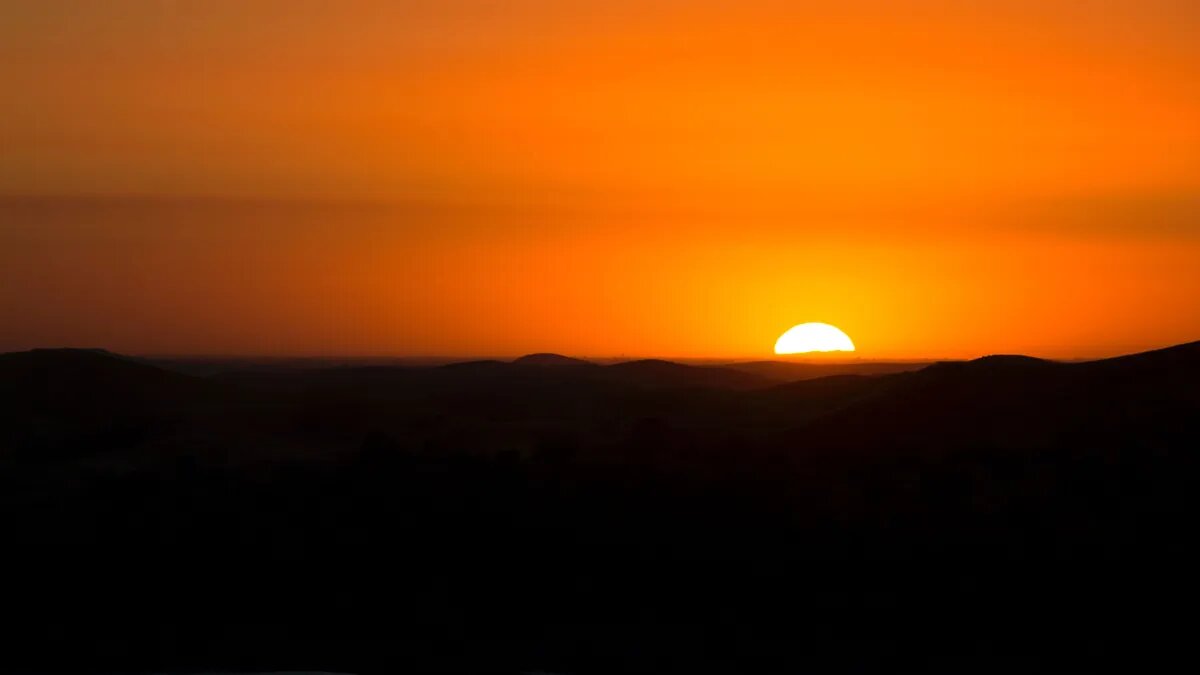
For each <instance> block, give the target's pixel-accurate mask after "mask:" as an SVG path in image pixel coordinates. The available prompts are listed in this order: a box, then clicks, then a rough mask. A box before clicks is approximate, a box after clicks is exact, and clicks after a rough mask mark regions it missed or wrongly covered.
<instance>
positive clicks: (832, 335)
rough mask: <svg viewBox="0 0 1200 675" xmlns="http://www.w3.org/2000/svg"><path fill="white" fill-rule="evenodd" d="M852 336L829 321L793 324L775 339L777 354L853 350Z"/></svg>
mask: <svg viewBox="0 0 1200 675" xmlns="http://www.w3.org/2000/svg"><path fill="white" fill-rule="evenodd" d="M852 351H854V343H853V342H851V341H850V336H848V335H846V334H845V333H843V332H842V331H841V330H840V329H838V328H837V327H835V326H830V325H829V324H827V323H815V322H814V323H802V324H800V325H799V326H793V327H792V328H790V329H788V331H787V332H786V333H784V334H783V335H780V336H779V339H778V340H776V341H775V353H776V354H805V353H808V352H852Z"/></svg>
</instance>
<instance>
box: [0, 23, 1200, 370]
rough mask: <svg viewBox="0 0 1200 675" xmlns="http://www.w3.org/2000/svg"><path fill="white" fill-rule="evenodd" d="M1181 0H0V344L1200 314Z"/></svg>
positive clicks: (565, 343)
mask: <svg viewBox="0 0 1200 675" xmlns="http://www.w3.org/2000/svg"><path fill="white" fill-rule="evenodd" d="M1197 35H1200V3H1196V2H1194V0H1174V1H1168V0H1136V1H1135V0H1109V1H1107V2H1102V1H1100V0H1094V1H1089V0H1078V1H1074V2H1066V1H1063V2H1055V1H1053V0H1042V1H1040V2H1032V1H1029V2H1026V1H1024V0H973V1H969V2H968V1H965V0H964V1H962V2H948V1H933V0H928V1H923V0H916V1H910V2H904V3H898V2H884V1H882V0H876V1H869V0H841V1H839V2H798V1H795V0H793V1H790V2H756V1H753V0H742V1H740V2H704V1H703V0H692V1H690V2H656V1H654V0H641V1H639V2H627V1H625V0H604V1H601V0H577V1H574V2H572V1H570V0H556V1H550V0H544V1H543V0H506V1H504V2H483V1H482V0H428V1H425V2H405V1H395V0H391V1H384V0H376V1H366V0H364V1H353V0H352V1H344V2H337V3H333V2H316V1H312V0H286V1H284V0H258V1H252V2H242V1H238V2H235V1H228V2H227V1H223V0H177V1H174V2H172V1H168V0H156V1H150V0H108V1H106V2H92V1H87V0H78V1H68V0H27V1H15V0H0V91H3V92H4V93H5V95H4V96H3V97H0V350H4V351H6V350H14V349H25V348H30V347H35V346H98V347H106V348H109V349H112V350H116V351H123V352H133V353H157V354H164V353H173V354H184V353H188V354H280V355H282V354H297V355H300V354H339V355H464V356H465V355H513V354H519V353H524V352H530V351H543V350H549V351H559V352H564V353H569V354H576V355H591V356H615V355H621V354H625V355H655V356H679V357H685V356H687V357H702V356H711V357H754V356H766V355H769V354H770V351H771V347H772V346H773V344H774V341H775V339H776V337H778V335H779V334H780V333H782V332H783V331H784V330H786V329H787V328H788V327H790V326H791V325H793V324H796V323H801V322H804V321H825V322H829V323H832V324H835V325H837V326H839V327H841V328H842V329H844V330H845V331H846V332H847V333H848V334H849V335H850V336H851V337H852V338H853V339H854V340H855V342H856V344H857V345H858V347H859V350H860V356H862V357H863V358H922V357H966V356H976V355H980V354H987V353H996V352H1024V353H1032V354H1037V355H1043V356H1052V357H1074V356H1097V355H1104V354H1113V353H1119V352H1124V351H1131V350H1137V349H1142V348H1149V347H1156V346H1165V345H1168V344H1172V343H1178V342H1185V341H1190V340H1195V339H1200V40H1198V39H1197V38H1196V36H1197Z"/></svg>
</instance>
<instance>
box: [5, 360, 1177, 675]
mask: <svg viewBox="0 0 1200 675" xmlns="http://www.w3.org/2000/svg"><path fill="white" fill-rule="evenodd" d="M895 370H904V368H891V369H883V370H882V371H880V370H876V371H873V372H875V373H877V374H871V375H861V374H857V375H856V374H833V375H830V376H828V377H819V378H816V379H804V380H800V381H793V382H785V383H780V380H781V379H799V378H800V377H801V376H807V375H805V373H800V372H790V373H784V375H782V376H781V375H780V374H781V373H783V371H782V370H780V369H779V367H774V366H771V365H770V364H751V365H750V366H748V367H740V368H732V367H731V368H701V367H696V366H684V365H680V364H673V363H667V362H661V361H643V362H633V363H626V364H617V365H612V366H599V365H595V364H589V363H586V362H577V361H572V360H567V359H561V358H555V357H552V356H548V355H537V356H536V357H533V358H528V359H523V360H519V361H518V362H514V363H502V362H498V361H489V362H474V363H464V364H454V365H450V366H442V367H436V368H398V367H363V368H352V367H341V368H325V369H300V368H263V369H254V368H252V367H250V366H249V365H246V364H243V369H242V370H238V371H229V370H222V369H220V368H207V369H205V372H204V374H203V375H196V374H186V373H187V372H192V371H188V370H187V369H186V368H181V367H179V364H152V363H147V362H142V361H137V360H133V359H126V358H122V357H118V356H114V355H111V354H107V353H103V352H90V351H76V350H45V351H33V352H25V353H13V354H4V355H0V527H2V528H3V533H4V538H3V545H4V549H3V554H4V559H5V564H4V567H3V569H4V573H5V576H4V581H5V584H4V592H3V600H2V603H0V607H2V610H3V612H4V614H5V615H6V618H7V621H6V622H5V624H6V627H5V629H4V631H3V633H2V635H3V646H4V649H3V651H2V655H0V659H4V662H3V663H0V669H3V670H40V671H122V672H132V671H139V670H175V671H188V670H203V669H220V670H234V671H237V670H251V669H275V670H283V669H322V670H334V671H350V672H462V673H482V672H496V673H505V672H509V673H517V672H522V671H553V672H563V673H596V674H608V673H658V672H678V673H697V672H721V673H746V674H751V675H752V674H754V673H775V672H816V673H829V672H955V673H964V672H967V673H970V672H1005V673H1011V672H1028V671H1056V672H1095V671H1097V670H1100V669H1102V668H1112V667H1114V666H1116V667H1121V668H1123V669H1125V670H1127V671H1130V672H1141V671H1145V670H1146V669H1148V668H1159V667H1165V666H1168V665H1176V666H1177V660H1178V659H1183V661H1182V662H1180V663H1184V664H1186V663H1188V662H1190V661H1192V660H1194V659H1195V655H1194V649H1193V646H1194V643H1195V640H1196V638H1195V635H1194V634H1193V628H1192V623H1193V622H1194V614H1195V611H1196V607H1197V606H1198V605H1197V603H1196V601H1197V594H1196V593H1195V590H1196V589H1195V578H1196V572H1195V567H1193V560H1194V557H1193V555H1192V553H1191V548H1192V547H1193V545H1194V544H1193V541H1192V539H1193V538H1194V535H1195V532H1196V526H1195V520H1194V514H1195V513H1196V508H1195V501H1196V500H1195V493H1194V490H1195V488H1196V486H1197V482H1196V478H1197V457H1198V454H1197V453H1198V452H1200V450H1198V449H1200V343H1192V344H1188V345H1181V346H1178V347H1174V348H1171V349H1166V350H1161V351H1157V352H1150V353H1145V354H1137V355H1132V356H1128V357H1123V358H1117V359H1109V360H1104V361H1095V362H1088V363H1071V364H1064V363H1053V362H1047V361H1039V360H1036V359H1030V358H1024V357H1008V356H998V357H988V358H984V359H980V360H977V361H971V362H963V363H942V364H934V365H931V366H928V367H925V368H922V369H920V370H916V371H912V372H891V371H895ZM842 372H853V371H842ZM820 374H822V373H820V372H812V373H808V375H820Z"/></svg>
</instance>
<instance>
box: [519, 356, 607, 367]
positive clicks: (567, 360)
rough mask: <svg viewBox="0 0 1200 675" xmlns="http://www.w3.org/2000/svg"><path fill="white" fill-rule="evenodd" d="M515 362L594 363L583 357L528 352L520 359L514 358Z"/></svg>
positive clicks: (572, 364)
mask: <svg viewBox="0 0 1200 675" xmlns="http://www.w3.org/2000/svg"><path fill="white" fill-rule="evenodd" d="M513 363H515V364H517V365H522V366H591V365H594V364H593V363H592V362H591V361H584V360H583V359H574V358H571V357H569V356H563V355H561V354H547V353H542V354H526V355H525V356H522V357H520V358H518V359H515V360H513Z"/></svg>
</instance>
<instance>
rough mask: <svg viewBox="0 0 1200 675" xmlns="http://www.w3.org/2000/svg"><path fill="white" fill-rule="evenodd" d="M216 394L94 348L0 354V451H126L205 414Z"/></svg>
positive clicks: (46, 454) (40, 454) (204, 385)
mask: <svg viewBox="0 0 1200 675" xmlns="http://www.w3.org/2000/svg"><path fill="white" fill-rule="evenodd" d="M215 393H216V391H215V387H214V386H212V385H211V384H210V383H208V382H205V381H204V380H201V379H197V378H192V377H189V376H186V375H180V374H178V373H173V372H168V371H166V370H163V369H161V368H157V367H155V366H151V365H146V364H143V363H139V362H137V361H134V360H131V359H127V358H124V357H119V356H116V355H113V354H110V353H108V352H104V351H101V350H83V349H37V350H33V351H29V352H17V353H9V354H0V441H2V442H0V447H3V448H7V449H10V452H12V453H16V454H17V455H20V456H22V457H25V458H34V459H47V458H53V457H59V456H72V455H74V454H76V453H79V454H89V453H91V452H94V451H100V450H112V449H116V448H124V447H130V446H133V445H136V444H138V443H140V442H142V441H143V440H145V438H146V437H147V435H148V434H149V433H150V431H151V430H161V429H162V428H164V427H166V426H170V425H171V424H173V423H174V422H175V421H177V420H178V419H180V418H183V417H187V416H191V415H194V414H195V413H197V412H198V411H200V410H202V409H205V408H207V407H208V406H209V405H210V404H211V403H212V402H213V401H214V400H215V398H214V394H215ZM0 454H3V453H0Z"/></svg>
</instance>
